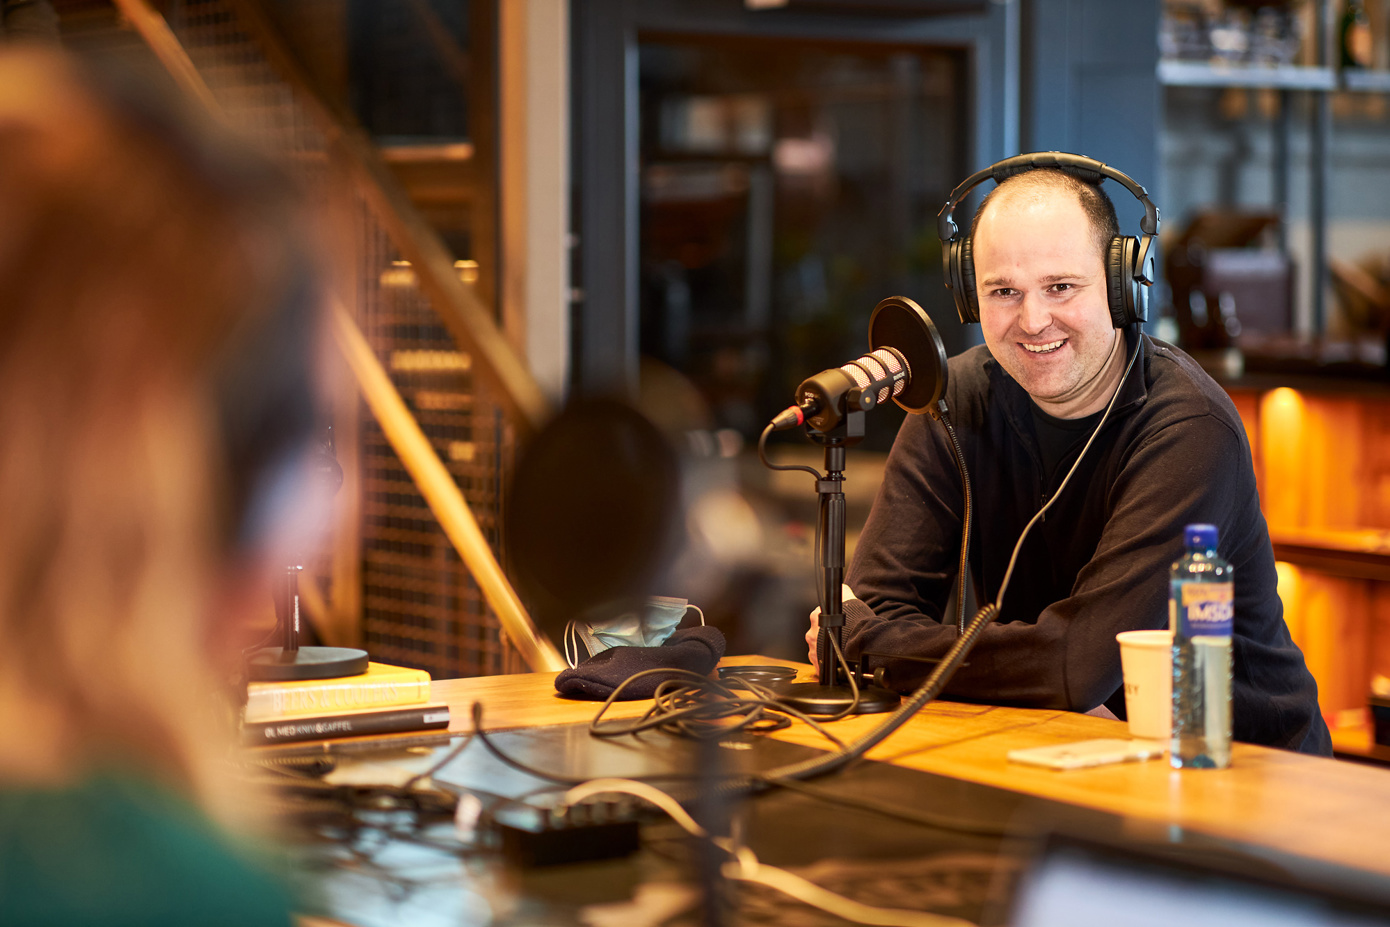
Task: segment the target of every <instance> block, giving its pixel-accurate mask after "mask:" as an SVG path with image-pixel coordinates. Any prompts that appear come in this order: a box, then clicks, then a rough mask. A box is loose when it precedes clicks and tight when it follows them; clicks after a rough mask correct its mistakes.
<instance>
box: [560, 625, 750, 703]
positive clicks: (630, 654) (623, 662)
mask: <svg viewBox="0 0 1390 927" xmlns="http://www.w3.org/2000/svg"><path fill="white" fill-rule="evenodd" d="M722 656H724V634H723V632H721V631H720V630H719V629H718V628H712V627H709V626H708V625H701V626H700V627H698V628H685V629H682V630H677V631H675V632H674V633H672V634H671V636H670V637H668V638H667V639H666V642H665V643H664V644H662V645H661V646H660V647H610V648H609V649H607V650H603V651H600V652H599V653H596V654H594V655H593V656H592V657H590V658H589V659H587V660H585V661H584V662H583V663H581V664H579V665H578V666H576V667H573V668H571V669H567V670H565V671H563V672H562V673H560V675H558V676H556V677H555V689H556V691H558V692H559V693H560V694H561V695H564V696H568V697H569V698H588V699H605V698H608V696H610V695H612V694H613V690H614V689H616V688H618V686H619V685H621V684H622V682H623V680H625V679H627V678H628V677H629V676H633V675H635V674H637V673H640V672H642V671H643V670H651V669H669V670H689V671H690V672H692V673H699V674H700V675H701V676H708V675H709V674H710V673H712V672H714V667H715V665H716V664H718V663H719V658H720V657H722ZM677 675H678V674H676V673H652V674H651V675H650V676H643V677H642V678H641V679H639V680H637V681H636V682H634V683H633V684H632V685H630V686H628V687H627V688H625V689H623V691H622V695H621V696H620V698H622V699H624V700H627V699H639V698H651V697H652V696H653V695H655V694H656V687H657V686H659V685H661V684H662V683H663V682H665V681H666V680H668V679H672V678H674V677H676V676H677Z"/></svg>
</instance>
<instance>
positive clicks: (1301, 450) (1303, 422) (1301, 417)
mask: <svg viewBox="0 0 1390 927" xmlns="http://www.w3.org/2000/svg"><path fill="white" fill-rule="evenodd" d="M1308 427H1309V421H1308V415H1307V408H1306V405H1305V403H1304V401H1303V397H1302V396H1301V395H1299V393H1298V392H1297V391H1295V390H1292V389H1289V388H1288V387H1286V386H1281V387H1279V388H1278V389H1274V390H1270V391H1269V392H1268V393H1266V394H1265V395H1264V396H1263V397H1261V399H1260V462H1261V465H1262V469H1263V471H1264V472H1263V474H1262V476H1263V479H1262V480H1261V482H1260V495H1261V499H1262V501H1263V503H1264V505H1263V508H1264V511H1265V518H1266V519H1268V521H1269V524H1270V526H1271V527H1273V528H1291V527H1297V526H1299V525H1302V524H1304V523H1305V519H1306V516H1307V505H1308V499H1307V493H1306V492H1305V491H1304V488H1303V487H1304V486H1305V485H1306V481H1305V478H1304V474H1305V471H1306V468H1307V464H1308V460H1307V454H1308V447H1307V440H1306V439H1307V434H1306V432H1307V430H1308Z"/></svg>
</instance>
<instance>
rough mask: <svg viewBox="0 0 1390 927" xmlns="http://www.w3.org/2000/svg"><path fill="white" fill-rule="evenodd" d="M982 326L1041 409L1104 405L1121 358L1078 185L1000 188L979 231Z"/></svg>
mask: <svg viewBox="0 0 1390 927" xmlns="http://www.w3.org/2000/svg"><path fill="white" fill-rule="evenodd" d="M973 255H974V263H975V282H976V292H977V293H978V294H979V302H980V328H981V329H982V331H983V332H984V336H985V344H986V345H987V346H988V347H989V351H990V353H991V354H993V355H994V358H995V360H997V361H999V363H1000V364H1002V365H1003V367H1004V369H1005V370H1007V371H1008V372H1009V375H1010V376H1012V377H1013V378H1014V379H1015V380H1016V381H1018V384H1019V385H1020V386H1022V387H1023V388H1024V389H1025V390H1027V391H1028V394H1029V395H1030V396H1032V397H1033V401H1034V402H1036V403H1037V404H1038V406H1039V407H1041V408H1042V409H1043V411H1045V412H1048V413H1050V414H1052V415H1055V416H1057V417H1058V418H1080V417H1082V416H1085V415H1090V414H1091V413H1093V412H1098V411H1100V410H1101V409H1102V408H1104V407H1105V404H1106V403H1107V402H1108V401H1109V400H1110V395H1111V393H1112V392H1113V391H1114V389H1115V386H1116V384H1117V383H1118V382H1119V379H1120V374H1121V371H1122V368H1123V364H1124V352H1123V350H1122V349H1121V347H1120V346H1121V345H1122V343H1123V339H1122V338H1121V337H1120V332H1119V330H1117V329H1116V328H1114V327H1113V326H1112V323H1111V321H1110V310H1109V305H1108V300H1107V298H1106V292H1105V262H1104V260H1103V258H1102V255H1101V250H1100V248H1099V247H1098V245H1097V242H1096V239H1095V235H1094V233H1093V231H1092V228H1091V223H1090V220H1089V219H1088V218H1087V216H1086V212H1085V210H1083V209H1082V208H1081V203H1080V201H1079V200H1078V199H1077V197H1076V194H1075V193H1073V192H1071V191H1070V190H1066V189H1064V188H1043V189H1037V188H1031V189H1022V190H1019V191H1017V192H1014V191H1010V190H1007V189H1005V190H1000V191H999V192H998V194H996V195H995V196H994V197H993V198H992V199H991V201H990V202H989V204H988V208H987V209H986V211H985V213H984V215H982V216H981V217H980V220H979V223H978V225H977V226H976V228H975V233H974V237H973Z"/></svg>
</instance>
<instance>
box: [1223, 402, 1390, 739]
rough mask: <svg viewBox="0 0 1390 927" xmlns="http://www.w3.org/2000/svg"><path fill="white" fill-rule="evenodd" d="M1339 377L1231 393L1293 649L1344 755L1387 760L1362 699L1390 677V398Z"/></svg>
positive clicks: (1364, 701) (1365, 699)
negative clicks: (1379, 678) (1376, 680)
mask: <svg viewBox="0 0 1390 927" xmlns="http://www.w3.org/2000/svg"><path fill="white" fill-rule="evenodd" d="M1345 386H1346V384H1345V383H1344V382H1343V381H1339V380H1328V381H1323V382H1319V381H1315V380H1312V379H1309V378H1305V379H1303V380H1302V381H1301V382H1300V388H1299V389H1293V388H1291V387H1289V386H1276V387H1271V386H1270V385H1269V384H1268V383H1264V384H1258V383H1257V384H1251V383H1249V382H1245V383H1238V384H1227V385H1226V388H1227V391H1228V392H1229V393H1230V395H1231V398H1232V399H1233V400H1234V402H1235V404H1236V408H1237V409H1238V410H1239V412H1240V414H1241V418H1242V420H1243V422H1244V424H1245V427H1246V431H1247V433H1248V434H1249V436H1250V446H1251V449H1252V451H1253V453H1254V458H1255V473H1256V478H1257V480H1258V481H1259V487H1260V500H1261V506H1262V507H1263V509H1264V514H1265V519H1266V521H1267V522H1268V523H1269V529H1270V537H1271V540H1272V541H1273V546H1274V557H1275V560H1276V561H1277V562H1278V565H1279V596H1280V598H1281V599H1283V601H1284V614H1285V620H1286V621H1287V623H1288V625H1289V631H1290V633H1291V634H1292V635H1293V638H1294V641H1295V642H1296V643H1297V644H1298V645H1299V647H1300V648H1301V649H1302V650H1303V653H1304V657H1305V658H1306V659H1307V661H1308V668H1309V669H1310V670H1311V671H1312V673H1313V676H1314V677H1315V678H1316V679H1317V682H1318V698H1319V703H1320V704H1321V707H1322V710H1323V714H1324V716H1326V717H1327V718H1328V719H1329V721H1330V722H1331V726H1332V728H1333V743H1334V745H1335V747H1336V749H1337V750H1338V752H1339V753H1342V754H1346V755H1352V756H1357V757H1366V758H1372V759H1376V760H1377V761H1381V760H1386V759H1390V750H1387V749H1386V748H1384V747H1377V746H1376V745H1375V744H1374V743H1373V738H1372V737H1371V734H1370V719H1369V717H1368V716H1367V712H1366V706H1367V696H1368V693H1369V692H1370V691H1371V680H1372V679H1373V677H1374V676H1376V675H1378V674H1379V675H1385V676H1390V394H1387V391H1386V390H1385V389H1384V388H1383V387H1381V388H1377V389H1373V390H1369V391H1367V392H1366V393H1365V394H1361V395H1358V394H1356V393H1354V392H1349V391H1347V390H1346V389H1345Z"/></svg>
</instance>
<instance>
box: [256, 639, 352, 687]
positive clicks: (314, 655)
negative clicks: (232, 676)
mask: <svg viewBox="0 0 1390 927" xmlns="http://www.w3.org/2000/svg"><path fill="white" fill-rule="evenodd" d="M366 671H367V651H365V650H357V649H354V648H352V647H300V648H299V649H298V650H296V651H294V652H292V653H290V654H286V653H285V652H284V649H283V648H281V647H266V648H263V649H261V650H257V651H256V652H255V653H253V654H251V656H249V657H247V658H246V674H247V675H248V676H250V677H251V678H252V679H255V680H258V681H263V682H287V681H289V680H294V679H332V678H334V677H337V676H360V675H361V674H362V673H365V672H366Z"/></svg>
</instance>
